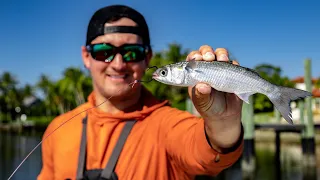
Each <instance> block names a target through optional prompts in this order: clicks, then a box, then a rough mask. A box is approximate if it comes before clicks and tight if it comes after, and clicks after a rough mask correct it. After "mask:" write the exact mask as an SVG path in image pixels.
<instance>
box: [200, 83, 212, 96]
mask: <svg viewBox="0 0 320 180" xmlns="http://www.w3.org/2000/svg"><path fill="white" fill-rule="evenodd" d="M198 91H199V92H200V93H201V94H207V93H208V92H209V91H210V89H209V86H208V85H205V84H200V85H198Z"/></svg>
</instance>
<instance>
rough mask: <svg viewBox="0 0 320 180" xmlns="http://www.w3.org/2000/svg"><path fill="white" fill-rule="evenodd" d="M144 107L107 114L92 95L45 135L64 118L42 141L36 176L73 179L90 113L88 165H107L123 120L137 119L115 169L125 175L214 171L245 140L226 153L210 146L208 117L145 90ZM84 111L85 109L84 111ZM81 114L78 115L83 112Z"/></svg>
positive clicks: (237, 152) (164, 175)
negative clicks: (84, 125)
mask: <svg viewBox="0 0 320 180" xmlns="http://www.w3.org/2000/svg"><path fill="white" fill-rule="evenodd" d="M143 91H144V92H143V93H142V95H143V102H144V106H143V109H142V110H141V111H134V112H130V113H124V112H120V113H118V114H114V115H111V114H108V113H105V112H102V111H101V110H99V109H97V108H93V109H91V110H88V111H86V112H83V111H85V110H86V109H88V108H92V107H93V106H94V95H93V93H91V94H90V96H89V97H88V102H87V103H85V104H83V105H80V106H79V107H77V108H76V109H74V110H72V111H70V112H67V113H65V114H63V115H60V116H58V117H56V118H55V119H54V120H53V121H52V122H51V123H50V124H49V126H48V128H47V130H46V132H45V134H44V137H45V136H47V135H48V134H49V133H51V132H52V131H53V130H54V129H55V128H56V127H58V126H59V125H60V124H61V123H63V122H65V121H66V120H68V119H70V118H72V117H74V116H75V117H74V118H73V119H72V120H70V121H69V122H68V123H66V124H64V125H63V126H62V127H61V128H59V129H58V130H57V131H55V132H54V133H53V134H52V135H51V136H49V138H47V139H46V140H45V141H43V144H42V160H43V167H42V170H41V172H40V174H39V176H38V180H50V179H59V180H62V179H67V178H70V179H75V177H76V173H77V167H78V156H79V149H80V140H81V133H82V119H83V118H84V117H85V116H86V113H88V124H87V162H86V168H87V169H88V170H90V169H103V168H104V167H105V166H106V164H107V162H108V159H109V157H110V155H111V153H112V151H113V148H114V146H115V144H116V140H117V138H118V137H119V135H120V132H121V130H122V128H123V126H124V124H125V123H124V121H126V120H129V119H136V120H137V123H136V124H135V125H134V126H133V128H132V130H131V133H130V135H129V137H128V138H127V141H126V143H125V145H124V147H123V149H122V152H121V154H120V157H119V160H118V163H117V166H116V168H115V171H116V173H117V175H118V177H119V180H121V179H126V180H127V179H130V180H131V179H132V180H134V179H137V180H143V179H159V180H160V179H161V180H165V179H193V178H194V177H195V175H199V174H210V175H216V174H218V173H219V172H220V171H222V170H223V169H225V168H227V167H229V166H231V165H232V164H233V163H234V162H235V161H236V160H237V159H238V158H239V157H240V155H241V153H242V150H243V142H242V143H241V145H240V146H239V147H237V149H236V150H235V151H233V152H230V153H228V154H219V156H220V157H219V159H220V160H219V161H215V158H216V156H217V155H218V152H216V151H215V150H214V149H212V148H211V147H210V145H209V144H208V142H207V140H206V136H205V132H204V121H203V120H202V119H201V118H198V117H194V116H193V115H192V114H190V113H188V112H185V111H180V110H178V109H175V108H172V107H169V106H167V105H166V103H167V101H164V102H159V101H157V100H156V99H155V98H154V97H153V96H152V95H151V93H149V92H148V91H146V90H145V89H144V90H143ZM81 112H82V113H81ZM79 113H80V114H79Z"/></svg>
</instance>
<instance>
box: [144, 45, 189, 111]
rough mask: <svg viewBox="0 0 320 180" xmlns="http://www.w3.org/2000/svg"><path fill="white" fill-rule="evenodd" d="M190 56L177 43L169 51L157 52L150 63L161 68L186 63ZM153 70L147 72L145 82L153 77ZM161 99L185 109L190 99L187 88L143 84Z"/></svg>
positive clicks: (153, 82)
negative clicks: (187, 100) (181, 62)
mask: <svg viewBox="0 0 320 180" xmlns="http://www.w3.org/2000/svg"><path fill="white" fill-rule="evenodd" d="M187 55H188V50H183V49H182V46H181V45H179V44H176V43H172V44H169V47H168V50H166V51H163V52H157V53H155V54H154V56H153V58H152V60H151V61H150V65H149V66H150V67H151V66H157V67H161V66H163V65H166V64H171V63H176V62H180V61H184V60H185V59H186V57H187ZM152 73H153V70H151V69H150V71H147V72H146V74H145V76H144V77H143V80H149V79H150V78H151V77H152ZM143 84H144V86H145V87H146V88H147V89H148V90H149V91H151V93H152V94H153V95H155V96H156V97H157V98H159V99H168V100H169V101H170V103H171V104H172V106H173V107H177V108H179V109H185V107H186V105H185V100H186V99H187V98H188V92H187V88H182V87H176V86H169V85H166V84H162V83H159V82H156V81H152V82H149V83H143Z"/></svg>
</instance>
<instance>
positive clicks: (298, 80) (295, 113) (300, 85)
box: [291, 76, 320, 121]
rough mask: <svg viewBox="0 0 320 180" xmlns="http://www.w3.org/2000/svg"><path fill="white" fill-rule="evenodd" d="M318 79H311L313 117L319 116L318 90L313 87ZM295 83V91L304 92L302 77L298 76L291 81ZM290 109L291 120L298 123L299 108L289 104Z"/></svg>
mask: <svg viewBox="0 0 320 180" xmlns="http://www.w3.org/2000/svg"><path fill="white" fill-rule="evenodd" d="M317 80H318V79H316V78H312V80H311V81H312V95H313V96H312V111H313V113H314V115H320V89H319V88H316V87H315V86H314V85H315V83H316V82H317ZM292 81H293V82H295V83H296V86H295V87H296V88H297V89H302V90H306V86H305V83H304V77H302V76H300V77H297V78H295V79H293V80H292ZM291 108H292V118H293V120H294V121H299V119H300V111H299V107H298V105H297V104H296V103H294V102H293V103H291Z"/></svg>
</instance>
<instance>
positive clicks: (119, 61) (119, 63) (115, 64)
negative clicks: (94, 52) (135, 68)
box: [110, 54, 127, 71]
mask: <svg viewBox="0 0 320 180" xmlns="http://www.w3.org/2000/svg"><path fill="white" fill-rule="evenodd" d="M110 65H111V67H112V68H114V69H115V70H117V71H121V70H124V69H125V68H126V67H127V63H125V62H123V58H122V56H121V54H116V56H115V57H114V59H113V61H111V63H110Z"/></svg>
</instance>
